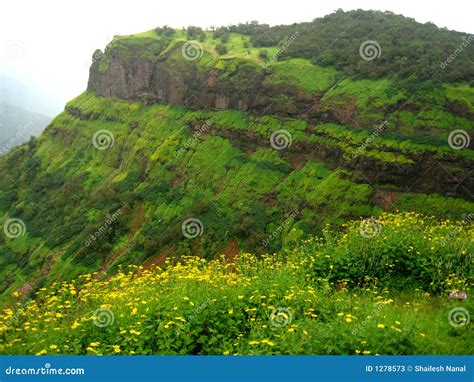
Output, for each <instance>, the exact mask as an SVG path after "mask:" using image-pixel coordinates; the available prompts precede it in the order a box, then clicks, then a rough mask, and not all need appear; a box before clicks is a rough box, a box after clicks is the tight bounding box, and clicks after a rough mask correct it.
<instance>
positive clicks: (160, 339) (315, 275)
mask: <svg viewBox="0 0 474 382" xmlns="http://www.w3.org/2000/svg"><path fill="white" fill-rule="evenodd" d="M369 26H371V28H372V29H370V28H369ZM349 27H351V28H352V29H351V30H352V32H351V34H350V36H349V35H346V34H344V33H342V32H343V31H344V30H345V29H348V28H349ZM400 31H402V32H400ZM329 36H332V38H329ZM334 36H338V37H334ZM463 37H466V36H465V35H464V34H461V33H457V32H451V31H447V30H440V29H437V28H436V27H435V26H434V25H431V24H424V25H421V24H418V23H416V22H414V21H413V20H411V19H407V18H403V17H401V16H396V15H393V14H390V13H381V12H363V11H355V12H346V13H345V12H341V11H338V12H336V13H334V14H332V15H330V16H327V17H325V18H323V19H317V20H314V21H313V22H310V23H302V24H294V25H291V26H276V27H271V28H270V27H268V26H265V25H259V24H258V23H255V22H252V23H247V24H239V25H234V26H229V27H219V28H214V29H213V30H203V29H201V28H199V27H193V26H190V27H188V28H183V29H179V30H175V29H172V28H169V27H167V26H163V27H158V28H156V29H154V30H150V31H147V32H144V33H140V34H134V35H129V36H116V37H114V39H113V41H111V42H110V43H109V45H108V46H107V47H106V49H105V51H104V52H102V51H101V50H97V51H95V52H94V54H93V67H92V69H93V70H92V69H91V81H90V84H91V83H92V84H95V85H97V86H98V87H97V89H96V88H93V87H92V89H93V90H94V91H88V92H85V93H83V94H82V95H80V96H79V97H77V98H76V99H74V100H72V101H71V102H69V103H68V104H67V106H66V108H65V111H64V112H63V113H61V114H60V115H58V116H57V117H56V118H55V119H54V120H53V121H52V122H51V123H50V125H49V126H48V128H47V129H46V131H45V132H44V133H43V134H42V135H41V136H40V137H38V138H36V139H31V140H30V141H29V142H28V143H27V144H24V145H22V146H20V147H18V148H16V149H14V150H12V151H11V152H10V153H8V154H7V155H5V156H2V157H0V173H2V177H1V178H0V224H1V226H2V231H3V232H1V233H2V234H1V235H0V307H1V308H4V307H5V308H7V309H6V310H5V311H4V313H3V315H2V316H0V352H1V353H5V354H11V353H13V354H24V353H28V354H62V353H65V354H85V353H89V354H426V353H432V354H439V353H446V352H449V353H450V354H465V353H468V352H469V351H470V347H469V343H472V340H473V338H472V331H469V330H468V328H467V327H465V326H463V325H458V327H456V328H454V327H452V326H451V325H450V323H449V320H448V319H447V315H448V312H449V311H451V309H452V308H455V307H466V308H469V309H471V310H472V302H471V299H469V300H467V301H458V300H455V301H453V300H447V299H446V294H447V293H448V292H454V291H467V292H468V293H469V294H470V293H471V288H472V281H473V272H472V253H473V244H472V239H471V238H472V233H473V227H472V216H473V214H474V203H473V202H472V194H470V192H471V190H470V188H471V187H470V186H469V185H471V184H472V168H473V166H474V154H473V151H472V149H471V148H472V143H471V146H470V147H467V146H466V145H464V146H463V147H458V148H459V149H456V150H455V149H453V148H452V147H451V146H452V142H450V141H449V139H448V136H449V135H450V133H451V132H453V130H462V133H463V134H464V135H470V136H471V137H472V134H473V133H474V130H473V124H472V121H473V120H474V113H473V111H474V92H473V90H472V87H471V86H470V85H469V84H468V83H467V82H466V81H468V80H470V78H471V77H472V73H473V71H472V63H471V62H470V61H469V59H472V46H470V47H469V50H468V49H466V50H464V51H463V52H462V54H459V55H457V57H456V60H454V61H453V62H451V63H450V65H448V66H446V67H445V68H444V69H443V73H442V77H440V76H438V70H437V68H436V67H435V66H436V65H439V63H440V62H441V61H442V60H445V59H446V57H448V56H449V55H450V54H451V53H452V51H454V50H455V49H456V46H457V45H456V42H457V41H458V40H459V39H460V38H463ZM374 38H376V39H377V40H378V43H379V44H380V45H381V47H382V54H381V56H380V57H379V58H378V59H376V60H373V61H366V60H363V59H362V58H361V57H360V56H359V46H360V44H361V43H362V42H363V41H365V40H370V39H374ZM187 49H189V52H188V51H187ZM189 55H193V57H189ZM137 63H138V64H137ZM112 64H114V65H116V67H117V68H118V67H120V66H121V67H122V68H123V69H124V72H127V70H128V69H129V68H130V67H133V65H135V64H137V65H138V66H139V67H140V68H138V69H137V73H138V71H140V70H142V69H143V68H145V69H143V71H144V72H146V73H148V74H146V73H139V74H140V75H139V74H137V73H136V74H137V81H134V80H135V79H130V73H135V71H130V73H128V74H127V76H124V77H120V76H118V77H117V76H115V74H117V73H119V72H121V71H120V70H115V71H114V70H111V68H112ZM130 65H132V66H130ZM115 72H117V73H115ZM157 73H159V74H160V75H157ZM169 73H171V74H170V75H169V76H168V74H169ZM141 74H144V75H143V77H147V76H148V75H150V76H149V77H153V78H158V79H159V81H161V80H162V81H163V82H167V85H169V86H165V85H163V86H162V87H160V86H161V85H162V84H158V83H151V82H150V83H147V82H146V80H144V81H142V80H143V78H141V77H142V76H141ZM138 77H140V78H138ZM115 79H117V80H119V81H118V82H120V81H124V82H125V83H127V85H126V86H130V87H132V88H134V87H143V94H145V95H144V96H142V95H141V94H142V93H141V90H140V91H136V89H132V90H130V89H126V91H125V93H121V92H118V93H120V94H118V93H117V94H116V95H117V97H119V98H124V99H117V98H106V97H98V96H97V95H96V94H102V95H107V97H109V96H110V92H108V90H110V89H108V88H107V86H110V87H111V88H112V87H113V86H112V85H111V82H114V80H115ZM127 81H131V82H133V84H131V85H130V84H129V83H128V82H127ZM463 81H464V82H463ZM135 82H136V83H135ZM168 82H169V83H168ZM181 82H182V84H181ZM104 84H109V85H107V86H105V87H106V89H105V91H103V92H101V91H99V90H98V89H99V87H100V86H99V85H104ZM137 84H141V85H137ZM155 85H156V86H158V87H159V89H158V90H156V92H155V93H156V94H155V93H153V91H150V92H149V91H148V90H149V89H148V90H147V89H146V88H147V87H148V88H150V89H152V88H153V89H154V86H155ZM181 85H182V86H181ZM211 85H212V86H211ZM126 86H125V87H126ZM88 89H91V87H88ZM140 89H141V88H140ZM203 89H204V90H205V91H203ZM122 90H123V89H122ZM128 90H130V92H128ZM168 90H169V93H173V92H174V93H173V94H171V95H170V94H167V92H168ZM160 92H161V93H163V94H161V93H160ZM112 93H113V92H112ZM158 93H160V94H158ZM180 93H183V94H184V96H183V97H181V94H180ZM113 94H115V93H113ZM154 96H156V98H154ZM162 96H163V97H162ZM214 96H215V99H214V98H213V97H214ZM161 97H162V98H161ZM208 98H209V99H210V101H209V100H208ZM125 99H126V100H125ZM168 100H169V103H170V104H165V103H164V102H168ZM177 100H178V101H177ZM196 100H197V101H196ZM159 102H163V103H159ZM209 105H214V106H209ZM228 105H230V106H228ZM230 107H232V108H230ZM275 137H276V138H275ZM464 137H465V136H464ZM282 145H284V147H282ZM399 211H402V213H400V212H399ZM392 213H394V214H392ZM418 213H422V214H424V216H421V215H419V214H418ZM368 217H372V218H371V220H364V221H363V222H361V219H364V218H368ZM12 219H19V222H20V223H21V224H19V225H18V226H16V228H15V229H19V231H20V232H19V234H18V235H16V236H17V237H15V234H16V233H17V232H16V231H14V232H13V234H11V233H10V235H9V234H7V233H8V232H7V231H8V227H9V226H8V225H9V224H10V222H11V221H12ZM189 219H195V220H194V222H195V223H196V219H197V222H198V223H196V226H195V227H198V231H197V233H196V235H195V236H193V237H191V238H189V233H188V234H187V233H186V231H185V229H184V228H183V224H184V223H185V222H186V221H188V220H189ZM447 219H449V220H447ZM13 221H14V220H13ZM17 223H18V221H17ZM22 224H23V226H22ZM366 230H367V231H366ZM4 233H5V234H4ZM12 236H14V237H12ZM248 253H251V255H250V254H248ZM165 259H167V260H165ZM97 309H101V310H102V311H105V312H106V313H107V314H109V313H112V314H113V317H114V323H113V324H110V325H108V326H106V327H105V326H100V325H95V324H94V322H95V321H96V320H95V319H94V317H93V315H94V312H95V311H97ZM275 309H277V310H276V311H275ZM279 309H280V310H279ZM272 312H273V314H272ZM290 321H291V322H290ZM95 323H96V324H97V322H95ZM275 323H276V324H275ZM99 324H100V322H99ZM280 324H282V325H280ZM447 349H448V350H447Z"/></svg>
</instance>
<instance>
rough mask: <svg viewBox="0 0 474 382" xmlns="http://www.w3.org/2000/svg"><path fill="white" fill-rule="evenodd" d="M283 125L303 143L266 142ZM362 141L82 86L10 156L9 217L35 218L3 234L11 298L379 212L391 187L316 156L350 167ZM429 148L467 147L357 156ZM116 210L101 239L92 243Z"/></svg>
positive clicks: (386, 145) (450, 208)
mask: <svg viewBox="0 0 474 382" xmlns="http://www.w3.org/2000/svg"><path fill="white" fill-rule="evenodd" d="M202 126H206V128H205V129H203V128H202ZM104 129H105V130H108V131H110V133H111V134H113V136H114V144H113V146H112V147H110V148H108V149H106V150H97V149H96V148H95V147H94V145H93V142H92V140H93V136H94V134H95V133H96V132H97V131H99V130H104ZM278 130H286V131H288V132H289V133H291V135H292V138H293V145H292V146H290V147H289V148H288V149H286V150H283V151H277V150H274V149H272V147H271V145H270V136H271V134H272V133H273V132H274V131H278ZM311 131H314V132H315V133H316V134H311ZM197 133H199V134H197ZM366 138H367V133H364V132H356V131H351V130H350V129H348V128H345V127H343V126H339V125H331V124H326V125H317V126H315V127H309V124H308V123H307V122H305V121H301V120H297V119H293V118H282V117H276V116H260V117H256V116H252V115H250V114H248V113H244V112H241V111H236V110H223V111H194V112H189V111H187V110H185V109H184V108H181V107H171V106H168V105H154V106H143V105H141V104H140V103H136V102H135V103H128V102H125V101H118V100H112V99H107V98H97V97H95V96H94V95H93V94H88V93H85V94H83V95H81V96H80V97H78V98H77V99H75V100H73V101H71V102H70V103H69V104H68V106H67V111H66V112H64V113H62V114H60V115H59V116H58V117H57V118H56V119H55V120H54V121H53V122H52V123H51V124H50V126H49V127H48V129H47V130H46V132H45V133H44V134H43V135H42V136H41V137H40V138H38V139H34V140H32V141H31V142H30V143H29V144H28V145H24V146H22V147H20V148H17V149H16V150H14V151H13V152H12V153H11V154H9V155H8V156H6V157H4V158H2V159H1V160H0V170H1V171H2V172H3V173H4V174H5V176H4V177H2V179H1V180H0V184H1V187H0V215H1V216H2V222H3V223H5V222H6V221H7V220H8V219H9V218H18V219H21V220H23V221H24V222H25V225H26V231H25V234H24V235H23V236H21V237H19V238H17V239H14V240H12V239H9V238H8V237H6V236H4V235H2V236H1V237H0V250H1V251H2V254H5V255H4V256H2V257H1V258H0V262H1V265H2V267H1V269H2V270H1V290H2V292H3V294H4V299H8V296H7V294H6V292H11V291H13V290H15V289H16V288H18V287H20V286H22V285H24V284H25V283H28V285H30V286H31V288H33V290H37V289H38V288H40V287H42V286H43V285H45V284H49V283H50V282H51V281H52V280H53V279H55V278H58V277H59V278H73V277H75V276H76V275H79V274H82V273H87V272H90V271H93V270H97V269H116V267H117V266H118V265H119V264H139V263H142V262H143V261H147V260H148V261H155V260H156V259H157V258H160V256H164V255H172V254H180V255H185V254H199V255H202V256H204V257H212V256H214V255H218V254H219V253H222V252H226V251H227V252H228V251H230V252H232V251H234V250H235V249H234V250H230V249H229V248H228V246H229V245H230V243H233V244H232V246H234V247H235V248H237V250H243V251H251V252H255V253H261V252H265V251H278V250H279V249H280V248H281V245H282V243H284V242H285V241H287V240H289V238H292V240H293V239H303V238H304V237H306V236H307V235H309V234H312V235H321V233H322V229H323V228H324V227H325V225H326V224H328V223H329V224H331V225H333V226H338V225H341V224H343V223H344V222H345V221H346V220H347V219H351V218H356V217H359V216H371V215H377V214H378V213H379V212H380V211H381V210H383V209H387V206H386V205H384V204H383V203H382V204H379V203H378V201H377V199H374V196H375V195H376V194H378V193H380V192H381V191H383V188H382V187H383V185H380V189H378V190H376V189H375V188H374V187H373V186H371V185H369V184H366V183H364V181H363V180H362V181H361V180H360V179H357V177H354V174H352V172H351V171H349V170H347V169H346V170H342V169H340V170H338V171H330V170H329V168H330V166H331V158H330V157H328V158H326V160H327V161H328V163H327V164H323V163H321V162H319V163H318V162H314V161H312V160H308V158H309V157H308V156H310V155H312V154H311V153H312V151H313V150H317V151H319V150H321V148H324V150H332V148H336V149H338V150H339V149H340V150H343V152H345V153H346V156H347V158H348V159H347V163H349V164H350V156H351V154H352V153H353V152H354V149H356V148H357V147H358V145H361V144H362V143H364V142H365V141H366ZM298 145H303V146H301V147H298ZM304 145H306V146H304ZM312 145H316V146H315V147H314V149H313V148H312V147H313V146H312ZM305 147H306V148H305ZM464 151H466V152H467V153H468V154H469V153H470V152H469V151H467V150H464ZM427 154H429V155H434V156H439V157H440V158H441V157H447V158H452V159H455V158H456V157H457V156H461V158H467V155H468V154H465V153H463V150H460V151H458V152H453V151H448V150H447V149H444V148H435V147H431V146H426V145H420V144H410V143H409V142H400V141H396V140H386V139H383V138H381V137H380V138H376V139H374V140H372V141H371V142H370V144H369V145H367V147H366V149H365V150H363V151H361V152H359V153H358V155H361V156H366V157H368V158H372V160H375V161H376V162H378V163H380V164H381V165H385V164H386V163H392V162H394V161H395V162H396V163H399V164H407V165H410V163H412V162H413V161H415V160H417V158H418V155H427ZM404 158H405V159H404ZM409 158H411V159H409ZM341 163H342V162H341ZM341 163H339V164H341ZM342 164H343V163H342ZM328 165H329V167H328ZM395 190H396V188H395ZM392 191H393V188H392V190H390V191H387V192H388V193H391V192H392ZM423 198H424V199H423ZM428 201H430V203H429V204H427V203H428ZM430 205H433V206H436V207H433V208H431V207H429V206H430ZM397 206H399V207H400V208H403V209H405V210H410V211H423V212H426V213H429V214H436V215H437V216H440V217H443V216H450V217H452V218H455V219H461V218H462V216H463V215H464V214H465V213H469V212H470V211H472V210H473V205H472V203H471V202H468V201H464V200H462V199H456V198H451V197H441V196H438V199H436V196H426V195H422V194H421V195H420V194H403V193H402V195H401V196H400V197H399V198H398V199H397V198H394V199H393V200H392V202H391V205H390V206H388V208H390V209H391V208H397ZM295 211H297V213H296V215H295V216H294V218H292V219H291V221H290V223H288V224H287V223H285V222H287V218H288V215H289V214H292V213H294V212H295ZM114 214H116V216H117V218H116V219H114V220H113V222H111V224H108V225H107V226H106V227H105V228H104V229H103V231H101V237H100V239H99V240H96V241H94V242H93V243H92V244H91V245H86V244H85V243H86V242H87V240H88V238H89V237H90V236H91V235H92V234H94V233H95V232H97V230H99V229H100V228H101V227H102V226H103V225H104V224H105V222H106V221H107V220H108V219H109V217H110V216H113V215H114ZM189 217H195V218H198V219H200V220H201V221H202V223H203V225H204V227H205V232H206V234H205V235H203V236H202V237H200V238H198V239H195V240H188V239H186V238H185V237H184V236H183V234H182V232H181V226H182V223H183V221H184V220H185V219H187V218H189ZM282 226H283V227H282ZM275 232H278V234H276V235H274V233H275ZM272 235H274V236H275V237H274V239H273V240H271V241H270V242H269V243H267V244H264V243H265V240H267V239H268V237H270V236H272ZM38 269H41V270H43V271H42V272H40V273H38Z"/></svg>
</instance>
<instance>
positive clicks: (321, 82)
mask: <svg viewBox="0 0 474 382" xmlns="http://www.w3.org/2000/svg"><path fill="white" fill-rule="evenodd" d="M270 70H272V76H271V77H270V78H269V79H268V81H270V82H271V83H274V84H282V85H289V84H295V85H297V86H298V87H299V88H301V89H303V90H305V91H307V92H309V93H314V92H322V91H325V90H327V89H329V88H330V87H331V86H332V85H334V84H335V82H336V78H337V76H338V75H339V74H338V71H337V70H335V69H333V68H322V67H320V66H316V65H313V64H311V62H309V60H306V59H303V58H293V59H291V60H285V61H280V62H275V63H272V64H271V65H270Z"/></svg>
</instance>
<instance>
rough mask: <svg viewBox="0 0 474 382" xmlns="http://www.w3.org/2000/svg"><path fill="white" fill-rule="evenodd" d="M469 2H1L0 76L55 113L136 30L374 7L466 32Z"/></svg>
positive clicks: (280, 19) (306, 17) (286, 19)
mask: <svg viewBox="0 0 474 382" xmlns="http://www.w3.org/2000/svg"><path fill="white" fill-rule="evenodd" d="M472 4H473V2H472V1H468V0H465V1H462V0H450V1H427V0H426V1H422V0H418V1H416V0H394V1H392V0H327V1H326V0H324V1H321V0H319V1H317V0H306V1H302V0H291V1H290V0H289V1H278V0H272V1H269V0H265V1H264V0H237V1H232V2H231V1H225V0H220V1H210V0H194V1H179V0H167V1H149V0H128V1H122V0H80V1H75V0H72V1H68V0H63V1H54V0H41V1H34V0H31V1H26V0H8V1H5V0H4V1H2V5H1V16H0V19H1V22H0V73H6V74H8V75H10V76H13V77H15V78H17V79H21V80H22V81H23V82H24V83H25V84H27V85H29V86H34V87H37V88H40V89H43V90H44V91H45V92H46V93H47V94H48V97H51V98H52V99H57V100H59V102H58V111H59V110H60V109H61V105H62V104H63V103H65V102H66V101H67V100H69V99H71V98H73V97H74V96H76V95H78V94H80V93H81V92H82V91H84V90H85V88H86V85H87V77H88V68H89V65H90V62H91V56H92V53H93V51H94V50H95V49H96V48H101V49H103V48H104V47H105V45H106V44H107V42H108V41H110V40H111V39H112V37H113V35H115V34H119V35H124V34H132V33H137V32H142V31H145V30H149V29H152V28H154V27H156V26H158V25H164V24H167V25H170V26H173V27H183V26H187V25H197V26H201V27H209V26H210V25H228V24H233V23H239V22H245V21H250V20H258V21H259V22H262V23H267V24H271V25H275V24H291V23H294V22H301V21H310V20H312V19H314V18H316V17H320V16H324V15H326V14H328V13H331V12H332V11H334V10H336V9H337V8H342V9H344V10H350V9H357V8H362V9H379V10H390V11H392V12H394V13H399V14H403V15H405V16H409V17H413V18H415V19H416V20H417V21H419V22H428V21H431V22H433V23H435V24H436V25H438V26H440V27H447V28H448V29H454V30H458V31H462V32H468V33H473V32H474V28H473V23H472V11H473V8H474V7H473V5H472Z"/></svg>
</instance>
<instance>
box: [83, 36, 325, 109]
mask: <svg viewBox="0 0 474 382" xmlns="http://www.w3.org/2000/svg"><path fill="white" fill-rule="evenodd" d="M174 53H175V56H176V55H179V54H180V47H179V45H178V46H177V47H176V48H175V49H174ZM104 61H105V62H104ZM233 64H234V65H233V67H232V68H231V69H229V68H228V67H227V68H225V69H217V68H215V67H207V66H204V65H199V64H197V63H196V62H193V61H186V60H182V59H181V60H176V59H174V57H173V54H172V53H170V54H168V55H166V56H165V57H163V58H161V59H159V60H149V59H147V58H143V57H140V58H138V59H136V60H132V61H128V60H125V59H124V58H123V57H122V56H121V54H120V51H119V49H115V50H114V49H112V50H111V51H109V52H108V57H107V58H106V59H104V58H102V59H96V60H94V62H93V64H92V66H91V68H90V76H89V83H88V87H87V89H88V90H89V91H92V92H94V93H96V94H97V95H99V96H103V97H117V98H121V99H126V100H136V99H140V100H143V101H145V102H146V103H167V104H171V105H184V106H186V107H188V108H191V109H229V108H232V109H239V110H243V111H259V112H265V113H271V114H285V115H289V114H290V115H303V114H304V115H307V114H308V113H310V112H311V111H312V110H314V101H313V99H312V98H316V99H317V98H318V97H317V96H316V97H310V96H308V95H307V94H305V93H304V92H301V91H299V90H298V89H296V88H295V87H294V86H292V85H291V84H285V85H280V86H276V85H274V84H270V83H268V82H266V81H265V80H266V78H267V77H268V76H269V75H270V73H269V72H266V71H265V70H264V69H262V68H261V67H259V66H257V65H256V64H254V63H251V62H248V61H244V60H240V61H237V60H236V62H234V63H233ZM275 95H278V96H279V97H281V96H285V97H286V98H287V99H289V100H291V102H290V104H288V102H286V103H282V102H281V99H279V98H278V97H275Z"/></svg>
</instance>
